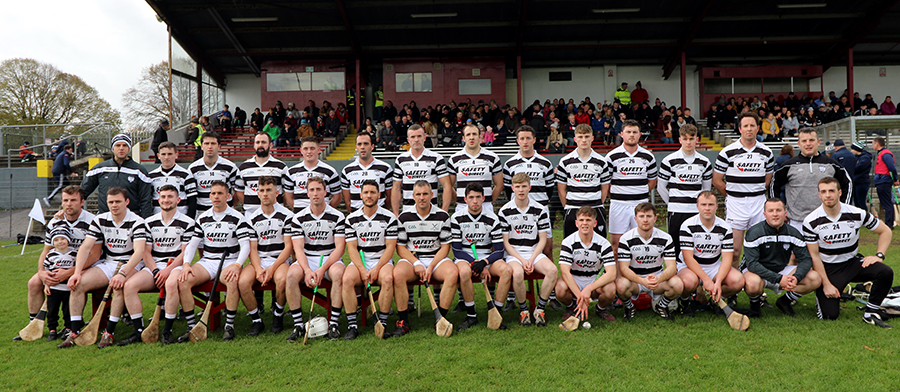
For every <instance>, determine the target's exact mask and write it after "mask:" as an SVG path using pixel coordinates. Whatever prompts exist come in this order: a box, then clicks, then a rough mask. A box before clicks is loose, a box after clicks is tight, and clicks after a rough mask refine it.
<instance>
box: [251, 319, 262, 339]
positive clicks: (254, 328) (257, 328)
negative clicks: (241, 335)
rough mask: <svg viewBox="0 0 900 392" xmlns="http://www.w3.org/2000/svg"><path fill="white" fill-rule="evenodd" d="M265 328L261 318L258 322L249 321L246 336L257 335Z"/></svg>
mask: <svg viewBox="0 0 900 392" xmlns="http://www.w3.org/2000/svg"><path fill="white" fill-rule="evenodd" d="M265 330H266V325H265V324H263V322H262V320H259V322H255V323H250V332H247V336H257V335H259V334H261V333H262V332H263V331H265Z"/></svg>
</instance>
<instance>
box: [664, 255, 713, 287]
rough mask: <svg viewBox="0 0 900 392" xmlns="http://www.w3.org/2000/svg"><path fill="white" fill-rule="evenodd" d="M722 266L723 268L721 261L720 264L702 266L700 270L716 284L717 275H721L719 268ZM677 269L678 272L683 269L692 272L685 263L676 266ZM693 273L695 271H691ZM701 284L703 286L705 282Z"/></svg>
mask: <svg viewBox="0 0 900 392" xmlns="http://www.w3.org/2000/svg"><path fill="white" fill-rule="evenodd" d="M721 266H722V261H721V260H720V261H719V262H717V263H714V264H700V269H702V270H703V272H704V273H705V274H706V276H708V277H709V278H710V279H712V280H713V282H715V281H716V275H718V274H719V267H721ZM675 267H676V268H677V270H678V272H681V270H683V269H687V270H690V268H688V266H687V264H685V263H677V264H675ZM691 272H693V271H691ZM700 284H703V282H702V281H701V282H700Z"/></svg>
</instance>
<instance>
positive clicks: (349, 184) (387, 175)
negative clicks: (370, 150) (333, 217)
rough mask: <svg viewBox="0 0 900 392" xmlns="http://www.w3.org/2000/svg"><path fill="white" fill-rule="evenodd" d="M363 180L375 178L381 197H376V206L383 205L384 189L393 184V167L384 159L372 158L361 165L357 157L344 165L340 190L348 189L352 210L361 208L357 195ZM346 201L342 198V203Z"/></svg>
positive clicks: (359, 198) (360, 201) (360, 200)
mask: <svg viewBox="0 0 900 392" xmlns="http://www.w3.org/2000/svg"><path fill="white" fill-rule="evenodd" d="M365 180H375V182H377V183H378V190H379V191H380V192H381V197H379V198H378V206H379V207H383V206H384V198H385V196H386V195H385V194H384V193H385V191H386V190H388V189H391V188H392V187H393V186H394V169H391V165H388V164H387V163H385V162H384V161H382V160H380V159H378V158H373V159H372V163H370V164H369V165H368V166H363V165H362V164H361V163H360V162H359V159H357V160H355V161H353V163H351V164H349V165H347V166H344V168H343V169H342V170H341V190H349V191H350V206H351V207H352V208H353V210H358V209H360V208H363V202H362V198H361V197H360V196H359V193H360V186H362V183H363V181H365ZM346 203H347V201H346V200H344V204H346Z"/></svg>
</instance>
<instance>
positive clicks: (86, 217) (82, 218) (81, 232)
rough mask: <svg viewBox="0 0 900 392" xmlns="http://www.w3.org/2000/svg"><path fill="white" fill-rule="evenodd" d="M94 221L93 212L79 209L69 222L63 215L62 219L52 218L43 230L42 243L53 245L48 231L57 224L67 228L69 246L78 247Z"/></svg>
mask: <svg viewBox="0 0 900 392" xmlns="http://www.w3.org/2000/svg"><path fill="white" fill-rule="evenodd" d="M93 221H94V214H91V213H90V212H88V211H87V210H84V209H83V210H81V214H80V215H78V218H75V220H74V221H71V222H69V220H68V219H66V218H65V217H63V218H62V219H57V218H53V219H51V220H50V222H48V223H47V227H46V230H45V232H44V244H45V245H47V246H53V241H51V239H52V237H51V236H50V232H51V231H53V229H55V228H57V227H59V226H65V227H66V228H68V229H69V236H70V237H71V238H70V239H69V247H70V248H72V249H76V250H77V249H78V247H80V246H81V243H82V242H84V237H85V236H86V235H87V233H88V230H89V229H90V228H91V222H93Z"/></svg>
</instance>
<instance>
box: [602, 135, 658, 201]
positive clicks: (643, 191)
mask: <svg viewBox="0 0 900 392" xmlns="http://www.w3.org/2000/svg"><path fill="white" fill-rule="evenodd" d="M606 160H607V162H609V166H610V170H611V171H612V177H611V179H610V187H609V199H610V200H611V201H622V202H638V201H646V200H647V199H649V198H650V188H648V187H647V182H648V181H650V180H655V179H656V176H657V174H658V171H657V168H656V158H654V157H653V153H651V152H650V151H647V150H646V149H644V148H643V147H641V146H638V147H637V150H635V152H634V154H631V153H629V152H628V151H626V150H625V146H619V147H616V148H614V149H613V150H612V151H610V152H609V153H608V154H606Z"/></svg>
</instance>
